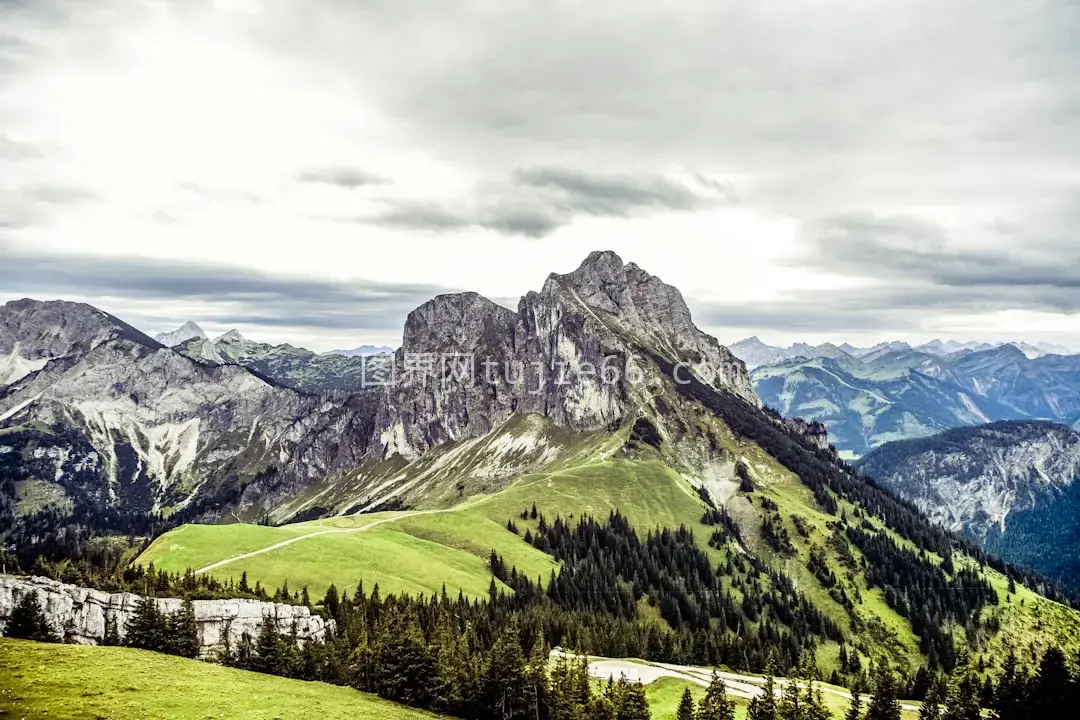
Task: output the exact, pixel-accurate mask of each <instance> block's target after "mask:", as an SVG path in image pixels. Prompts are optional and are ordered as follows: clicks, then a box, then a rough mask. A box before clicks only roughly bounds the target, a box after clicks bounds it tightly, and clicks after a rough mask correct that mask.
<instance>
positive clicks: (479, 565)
mask: <svg viewBox="0 0 1080 720" xmlns="http://www.w3.org/2000/svg"><path fill="white" fill-rule="evenodd" d="M534 503H535V504H536V505H537V506H538V507H539V509H540V511H541V512H543V513H544V514H545V515H546V516H547V517H548V519H549V520H553V519H554V518H555V516H556V515H562V516H563V517H571V516H572V517H580V516H581V515H582V514H585V513H592V514H594V515H597V516H599V517H601V518H602V517H605V516H606V515H607V514H608V512H610V511H611V510H614V509H616V508H618V509H619V510H620V511H621V512H623V513H624V514H626V515H627V516H628V517H629V518H630V520H631V521H632V522H633V523H634V524H635V525H637V526H638V527H639V528H652V527H677V526H678V525H680V524H684V523H686V524H690V523H695V522H696V521H697V519H698V518H700V516H701V512H702V504H701V501H700V500H699V499H698V498H697V496H696V495H695V494H694V492H693V490H691V488H690V486H689V485H688V484H687V483H686V481H685V480H683V479H682V478H681V477H679V476H678V474H676V473H675V472H674V471H672V470H671V469H670V468H668V467H667V466H666V465H664V464H663V463H662V462H660V461H643V462H632V461H624V460H616V461H597V462H595V463H591V464H585V465H580V466H573V467H567V468H564V469H560V470H555V471H553V472H550V473H542V474H538V475H527V476H524V477H522V478H521V479H520V480H518V481H517V482H516V483H514V484H513V485H511V486H510V487H508V488H506V489H505V490H503V491H501V492H499V493H496V494H493V495H482V496H478V497H476V498H473V499H471V500H469V501H468V502H466V503H463V504H461V505H459V506H457V507H455V508H451V509H448V510H439V511H425V512H418V513H407V512H396V513H377V514H369V515H351V516H343V517H335V518H329V519H325V520H316V521H312V522H307V523H299V524H295V525H286V526H281V527H264V526H260V525H244V524H234V525H184V526H181V527H179V528H176V529H175V530H172V531H171V532H168V533H166V534H165V535H163V536H161V537H160V538H158V539H157V540H156V541H155V542H154V543H153V544H152V545H151V546H150V547H149V548H147V549H146V551H145V552H144V553H143V554H142V555H141V556H140V557H139V559H138V562H139V563H141V564H148V563H154V564H155V566H156V567H158V568H160V569H163V570H167V571H169V572H183V571H185V570H187V569H188V568H191V569H199V568H203V567H206V566H209V565H212V564H214V563H218V562H221V561H223V560H228V559H229V558H233V557H236V556H239V555H244V554H247V553H251V552H253V551H258V550H260V549H263V548H269V547H272V546H274V545H277V544H280V543H285V542H289V541H292V540H295V542H291V543H289V544H286V545H283V546H282V547H278V548H275V549H272V550H268V551H266V552H261V553H259V554H256V555H253V556H251V557H247V558H243V559H238V560H234V561H232V562H228V563H227V564H224V565H222V566H220V567H217V568H214V569H213V570H210V571H209V572H212V573H213V574H214V575H215V576H216V577H219V578H221V579H227V578H233V579H237V580H238V579H239V578H240V576H241V574H242V573H247V576H248V582H249V583H251V584H252V585H253V584H254V583H255V582H256V581H258V582H261V583H262V584H263V586H264V587H268V588H276V587H278V586H280V585H281V584H282V582H284V581H285V580H288V583H289V587H290V588H293V589H298V588H300V587H302V586H305V585H306V586H307V587H308V589H309V592H310V593H311V595H312V597H321V596H322V594H323V593H325V591H326V588H327V587H329V585H330V584H331V583H334V584H336V585H337V586H338V587H339V588H351V587H354V586H355V585H356V584H357V582H358V581H360V580H363V582H364V585H365V587H368V588H372V587H374V585H375V583H378V584H379V588H380V590H381V591H382V592H383V593H384V594H385V593H391V592H393V593H414V594H415V593H428V594H429V593H435V592H439V591H440V590H441V589H442V587H443V585H444V584H445V586H446V589H447V591H448V592H450V593H455V594H456V593H457V592H458V591H459V590H460V591H461V592H463V593H465V594H466V595H469V596H472V597H484V596H486V595H487V592H488V587H489V584H490V582H491V573H490V572H489V569H488V565H487V560H488V556H489V555H490V553H491V550H492V549H496V550H497V551H498V552H499V554H500V555H501V556H502V557H503V559H504V561H505V563H506V565H507V566H508V567H517V569H518V570H519V571H520V572H523V573H526V574H527V575H528V576H529V577H531V578H541V579H542V580H543V581H545V582H546V581H547V578H548V576H549V575H550V573H551V571H552V570H553V569H555V567H556V564H555V562H554V560H552V558H551V557H550V556H548V555H546V554H544V553H542V552H540V551H538V550H536V549H535V548H533V547H532V546H530V545H529V544H527V543H526V542H525V541H524V539H523V538H522V537H521V536H515V535H514V534H513V533H511V532H510V531H509V530H507V528H506V524H507V521H508V520H511V519H513V520H514V521H515V522H516V523H518V524H519V525H520V530H521V533H522V534H523V533H524V532H525V528H526V526H527V525H528V523H525V522H523V521H521V520H520V519H519V517H518V516H519V515H520V514H521V512H522V511H523V510H528V509H530V508H531V507H532V505H533V504H534ZM534 525H535V524H534ZM297 538H302V539H297Z"/></svg>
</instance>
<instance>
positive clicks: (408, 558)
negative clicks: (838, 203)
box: [139, 414, 1080, 673]
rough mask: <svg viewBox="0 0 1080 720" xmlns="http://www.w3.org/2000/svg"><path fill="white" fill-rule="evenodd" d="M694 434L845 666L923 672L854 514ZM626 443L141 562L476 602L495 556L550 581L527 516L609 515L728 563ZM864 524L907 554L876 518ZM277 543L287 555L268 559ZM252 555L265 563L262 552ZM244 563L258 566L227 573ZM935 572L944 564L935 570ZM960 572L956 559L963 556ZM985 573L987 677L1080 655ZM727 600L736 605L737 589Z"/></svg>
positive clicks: (711, 422)
mask: <svg viewBox="0 0 1080 720" xmlns="http://www.w3.org/2000/svg"><path fill="white" fill-rule="evenodd" d="M691 420H692V421H693V422H696V423H700V424H702V426H703V427H706V425H705V424H707V427H706V430H707V431H708V432H709V433H710V435H711V437H712V438H713V441H714V442H715V443H716V445H717V446H719V447H720V448H722V450H723V452H725V453H726V454H727V456H728V457H730V458H731V460H732V466H734V462H742V463H743V464H745V466H746V467H747V471H748V473H749V474H750V476H751V477H752V479H753V484H754V491H753V492H751V493H744V492H734V488H735V484H734V483H733V482H729V485H730V487H727V486H725V485H724V482H723V481H721V482H720V485H719V486H716V485H715V484H714V485H713V487H714V488H716V487H719V490H717V492H720V493H722V496H723V497H725V498H727V500H726V503H725V504H726V506H727V508H728V510H729V511H730V513H731V514H732V516H733V517H734V518H735V520H736V522H737V523H738V525H739V527H740V529H741V534H742V536H743V539H744V542H745V545H746V550H748V551H750V552H751V553H753V554H754V555H757V556H758V557H761V558H763V559H765V560H766V561H767V562H768V563H769V564H771V565H772V566H774V567H776V568H779V569H782V570H783V571H784V572H785V573H786V574H787V575H788V576H789V577H791V578H792V579H793V580H794V581H795V583H796V585H797V587H798V588H799V589H800V590H801V591H802V592H803V593H804V594H805V595H806V596H807V597H808V598H809V599H810V600H811V601H812V602H813V604H814V605H815V606H816V607H817V608H818V609H819V610H821V611H822V612H823V613H824V614H826V615H827V616H828V617H829V618H831V619H832V620H833V621H834V622H836V623H837V624H838V625H839V626H840V627H841V628H842V629H843V630H844V631H845V633H846V634H848V635H849V636H850V638H851V643H850V646H849V648H848V651H849V653H851V652H853V651H858V652H859V653H860V654H861V655H862V659H863V661H864V662H865V661H867V660H870V659H871V658H872V657H875V656H877V655H880V654H882V653H884V654H886V655H888V656H889V657H890V659H891V660H892V661H893V662H894V663H896V664H898V665H899V666H900V667H903V668H906V669H909V670H911V669H913V668H915V667H917V666H918V665H920V664H921V663H922V662H923V661H924V657H923V656H922V654H921V653H920V650H919V639H918V638H917V637H916V636H915V634H914V633H913V631H912V628H911V624H910V622H909V621H908V620H907V619H906V618H904V617H902V616H901V615H899V614H898V613H897V612H896V611H894V610H893V609H892V608H890V607H889V606H888V605H887V604H886V602H885V600H884V595H883V593H882V590H881V589H880V588H872V587H870V586H869V584H868V582H867V579H866V577H867V576H866V569H865V567H864V565H865V562H866V560H865V558H864V557H863V555H862V553H861V552H860V551H859V549H858V548H856V547H855V546H854V545H852V544H850V543H848V542H847V541H846V540H844V539H843V531H842V529H840V528H839V525H838V520H839V516H840V514H841V512H843V513H844V514H846V515H847V517H848V518H849V519H851V521H852V522H855V520H854V518H856V517H859V518H862V515H861V514H860V513H859V509H858V508H856V507H855V506H854V505H852V504H851V503H849V502H847V501H846V500H839V501H838V505H839V508H840V509H839V511H838V513H837V515H830V514H828V513H826V512H825V511H824V510H823V509H822V508H821V507H820V506H819V504H818V503H817V501H816V500H815V498H814V496H813V493H812V492H811V491H810V490H809V489H808V488H807V487H806V486H805V485H804V484H803V483H802V482H800V480H799V479H798V477H796V476H795V475H794V474H793V473H792V472H790V471H789V470H788V469H786V468H785V467H784V466H782V465H781V464H780V463H779V462H777V461H776V460H775V459H773V458H772V457H770V456H769V455H768V454H766V453H765V452H764V451H763V450H762V449H761V448H760V447H758V446H757V445H755V444H754V443H752V442H749V441H747V440H745V439H741V438H738V437H736V436H735V435H734V434H733V433H732V432H731V431H730V430H729V429H728V428H727V426H726V425H725V424H724V422H723V421H722V420H720V419H718V418H716V417H709V416H705V415H704V414H702V415H699V416H697V417H695V418H692V419H691ZM627 436H628V432H627V429H625V428H624V429H622V430H619V431H617V432H614V433H610V434H608V435H606V436H598V435H593V436H591V437H589V438H587V439H585V440H581V439H580V438H579V439H578V440H577V441H575V442H577V445H575V446H574V447H572V448H569V449H564V450H563V451H562V452H561V453H560V455H559V458H558V459H557V460H556V461H555V462H553V463H551V464H549V465H547V466H545V467H544V468H543V469H542V470H538V471H533V472H529V473H525V474H522V475H520V476H518V477H517V478H516V479H515V480H514V481H512V482H511V483H510V484H509V485H507V486H506V487H504V488H503V489H501V490H498V491H496V492H492V493H489V494H477V495H473V496H471V497H469V496H467V497H466V499H464V500H463V501H461V502H459V504H457V505H453V506H449V507H446V506H442V503H443V500H440V502H439V504H438V506H436V507H432V506H427V507H426V509H420V510H417V511H410V512H385V513H376V514H366V515H347V516H338V517H332V518H327V519H323V520H316V521H312V522H306V523H299V524H294V525H288V526H283V527H278V528H269V527H260V526H252V525H221V526H199V525H188V526H183V527H181V528H177V529H176V530H173V531H172V532H169V533H167V534H165V535H163V536H162V537H161V538H159V539H158V540H157V541H155V542H154V543H153V544H152V545H151V546H150V547H149V548H148V549H147V550H146V551H145V552H144V553H143V554H142V556H141V557H140V558H139V562H141V563H149V562H154V563H155V564H156V566H157V567H159V568H163V569H166V570H169V571H172V572H182V571H184V570H185V569H187V568H201V567H205V566H209V565H212V564H214V563H219V562H222V561H226V562H225V564H223V565H221V566H219V567H215V568H213V569H211V570H210V572H212V573H213V574H214V575H215V576H217V577H219V578H222V579H225V578H229V577H232V578H234V579H238V578H239V577H240V575H241V573H244V572H246V573H247V575H248V581H249V583H251V584H254V583H255V582H256V581H259V582H261V583H262V584H263V585H264V586H265V587H268V588H274V587H277V586H279V585H281V584H282V583H283V582H284V581H286V580H287V581H288V584H289V587H290V588H292V589H294V590H295V589H298V588H299V587H301V586H304V585H306V586H308V588H309V591H310V594H311V596H312V597H313V598H318V597H321V595H322V594H323V593H324V592H325V589H326V588H327V586H328V585H329V584H330V583H335V584H336V585H337V586H338V587H339V588H352V587H354V586H355V585H356V583H357V582H359V581H361V580H362V581H363V582H364V585H365V587H367V588H369V589H370V588H371V587H373V586H374V584H375V583H378V584H379V587H380V590H381V591H382V592H383V593H391V592H393V593H435V592H439V591H440V590H441V588H442V587H443V586H444V585H445V586H446V589H447V591H448V592H450V593H451V594H456V593H457V592H458V591H459V590H460V591H461V592H463V593H465V594H466V595H469V596H472V597H484V596H486V594H487V591H488V587H489V584H490V582H491V579H492V575H491V573H490V571H489V568H488V564H487V560H488V556H489V554H490V552H491V550H492V549H495V550H496V551H497V552H498V553H499V554H500V555H501V556H502V557H503V559H504V561H505V564H506V566H507V567H516V568H517V569H518V571H519V572H523V573H525V574H527V575H528V576H529V577H531V578H541V579H543V580H545V581H546V579H547V577H548V575H549V574H550V573H551V572H552V570H553V569H555V568H556V564H555V562H554V561H553V559H552V558H551V557H550V556H548V555H545V554H544V553H541V552H540V551H538V550H536V549H535V548H533V547H532V546H531V545H529V544H527V543H526V542H525V541H524V539H523V537H522V535H523V534H524V533H525V531H526V529H529V528H531V529H532V530H533V531H534V532H535V529H536V521H534V520H523V519H521V518H520V515H521V513H522V511H524V510H529V509H531V508H532V506H533V505H534V504H535V505H536V506H537V508H538V509H539V511H540V512H541V513H542V514H544V515H545V516H546V517H547V518H548V519H549V520H552V519H554V518H555V516H557V515H559V516H562V517H564V518H579V517H581V516H582V515H584V514H589V513H591V514H593V515H594V516H598V517H599V518H601V519H603V518H604V517H605V516H606V515H607V514H608V513H609V512H610V511H612V510H615V509H618V510H619V511H620V512H622V513H623V514H624V515H626V516H627V518H628V519H629V520H630V521H631V523H632V524H633V525H634V526H635V527H637V528H638V530H639V532H641V533H644V532H645V531H647V530H649V529H652V528H657V527H677V526H679V525H686V526H688V527H691V528H692V529H694V532H695V537H696V538H697V539H698V542H699V545H700V546H701V547H702V548H703V549H704V550H706V552H707V553H708V554H709V555H710V557H711V558H712V559H713V560H714V562H721V561H723V560H724V559H725V558H726V557H728V556H729V555H730V554H731V553H732V552H733V550H732V549H731V548H730V547H729V548H728V549H726V550H717V549H714V548H709V547H708V546H707V545H706V542H707V540H708V537H709V535H710V534H711V529H710V528H707V527H705V526H702V525H700V519H701V515H702V512H703V509H704V504H703V502H702V501H701V499H700V498H699V497H698V495H697V493H696V492H695V491H694V489H693V488H692V486H691V485H690V484H689V482H687V480H686V479H685V478H684V476H683V475H682V474H681V472H680V471H678V470H676V469H675V468H677V467H679V463H678V458H677V457H672V453H671V452H670V450H669V449H668V448H666V447H665V448H663V449H662V450H661V451H660V452H655V451H653V450H652V449H651V448H645V449H642V448H637V449H635V450H632V451H627V450H625V449H624V445H625V444H626V441H627ZM474 450H475V448H474ZM477 462H479V461H478V460H476V455H475V453H474V454H473V455H470V459H469V465H468V466H469V467H470V468H474V469H475V468H476V467H478V465H477V464H476V463H477ZM481 464H482V463H481ZM725 487H727V489H726V490H725ZM729 493H730V497H728V494H729ZM770 503H771V504H774V505H775V507H776V508H777V510H776V511H775V513H772V514H773V515H774V518H775V520H774V522H776V523H778V524H779V526H781V527H783V528H784V529H785V530H786V531H787V533H788V534H789V536H790V539H791V549H790V550H789V551H788V552H778V551H776V549H775V548H773V547H771V546H770V545H769V544H768V543H767V542H766V541H765V539H764V538H763V536H762V532H761V528H762V518H763V516H765V515H766V514H770V513H771V511H767V510H766V509H765V508H766V505H768V504H770ZM508 520H513V521H514V522H515V524H516V525H517V526H518V529H519V532H520V533H521V534H519V535H515V534H514V533H512V532H510V531H509V530H507V527H506V525H507V521H508ZM866 521H867V522H868V523H869V524H870V526H872V527H874V528H875V529H876V530H878V531H880V532H885V533H888V534H889V535H890V537H892V538H893V539H894V540H896V541H897V542H899V543H901V544H902V545H905V546H908V547H912V545H911V543H909V542H908V541H906V540H904V539H903V538H901V537H899V536H898V535H897V534H896V533H895V532H893V531H892V530H889V529H887V528H885V526H884V524H883V523H882V522H881V521H880V520H879V519H878V518H874V517H868V518H866ZM281 543H287V544H284V545H282V546H280V547H276V548H272V546H275V545H278V544H281ZM260 548H272V549H270V550H268V551H266V552H258V551H259V549H260ZM811 551H815V552H817V553H818V555H819V557H823V558H824V560H825V563H826V565H827V567H828V569H829V571H831V572H832V573H833V574H834V575H835V577H836V578H837V579H838V581H839V587H842V588H843V589H844V591H845V593H846V594H847V595H848V596H849V597H850V598H852V599H853V600H854V607H853V608H852V609H851V611H849V610H848V609H846V608H845V607H843V606H842V605H841V604H840V603H839V602H838V601H837V599H836V596H835V594H834V593H833V592H830V590H829V589H828V588H827V587H826V586H825V585H824V584H823V583H822V582H821V580H820V579H819V577H818V576H817V574H815V573H814V572H813V571H812V569H811V563H810V554H811ZM252 552H256V553H257V554H254V555H252V556H251V557H247V558H241V559H233V558H236V556H238V555H243V554H245V553H252ZM931 559H932V560H934V561H935V562H940V558H936V557H933V558H931ZM957 561H958V562H962V561H963V558H962V557H960V556H959V555H958V557H957ZM986 572H987V576H988V577H991V579H992V581H993V583H994V585H995V588H996V589H997V590H998V594H999V596H1001V598H1002V601H1001V604H1000V605H999V606H997V607H991V608H986V609H985V610H984V616H986V615H989V614H992V615H993V616H994V617H995V618H996V620H997V621H998V623H999V625H1000V628H1001V629H1000V630H999V631H997V632H988V631H986V630H985V629H980V630H978V631H977V632H976V634H974V635H972V636H971V638H970V639H971V640H972V641H973V642H972V643H966V644H969V645H972V647H973V648H974V650H975V652H976V653H981V654H983V655H984V656H985V660H986V663H987V665H988V666H991V667H993V666H994V665H996V664H997V662H998V661H999V660H1000V659H1001V658H1003V657H1004V654H1005V652H1006V651H1009V650H1012V651H1015V652H1017V653H1018V654H1021V653H1027V652H1029V651H1030V650H1032V649H1037V650H1039V651H1041V650H1042V649H1044V648H1045V647H1046V645H1047V644H1048V643H1050V642H1058V643H1062V642H1064V643H1065V645H1066V648H1065V649H1066V650H1067V651H1073V650H1076V649H1080V648H1073V647H1071V645H1072V644H1080V614H1078V613H1075V612H1073V611H1071V610H1068V609H1067V608H1064V607H1063V606H1060V605H1057V604H1055V603H1051V602H1049V601H1047V600H1045V599H1044V598H1041V597H1039V596H1037V595H1035V594H1034V593H1030V592H1028V591H1026V590H1024V589H1023V588H1021V589H1020V591H1019V593H1020V594H1018V595H1017V596H1015V597H1014V598H1012V601H1011V602H1006V595H1007V593H1006V592H1005V586H1006V584H1007V583H1006V582H1005V580H1004V578H1000V577H998V578H996V579H994V578H993V577H992V576H993V573H992V572H991V571H989V570H987V571H986ZM734 592H735V594H736V595H737V596H738V593H739V591H738V589H737V588H736V589H735V590H734ZM1021 601H1022V602H1021ZM955 632H956V633H957V636H958V639H962V640H966V639H967V638H965V634H967V633H968V632H969V631H968V630H967V629H965V628H963V627H957V628H956V629H955ZM1071 639H1075V642H1073V640H1071ZM838 655H839V646H838V645H836V644H835V643H826V644H824V645H823V646H822V647H820V648H819V651H818V661H819V666H820V667H821V668H822V670H823V671H824V672H826V673H829V672H831V671H832V670H834V669H837V667H838Z"/></svg>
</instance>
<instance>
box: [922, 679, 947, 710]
mask: <svg viewBox="0 0 1080 720" xmlns="http://www.w3.org/2000/svg"><path fill="white" fill-rule="evenodd" d="M944 701H945V686H944V684H943V683H942V682H941V681H940V680H934V681H933V682H932V683H931V684H930V689H929V691H928V692H927V693H926V700H925V701H923V705H922V708H921V709H920V710H919V720H941V705H942V703H943V702H944Z"/></svg>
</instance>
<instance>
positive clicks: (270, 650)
mask: <svg viewBox="0 0 1080 720" xmlns="http://www.w3.org/2000/svg"><path fill="white" fill-rule="evenodd" d="M282 654H283V653H282V647H281V635H280V633H279V632H278V627H277V618H273V617H264V618H263V622H262V626H261V627H260V628H259V637H258V639H257V640H256V641H255V647H254V652H253V655H252V659H251V663H252V664H251V669H252V670H255V671H256V672H261V673H268V674H270V675H282V674H284V672H283V671H284V668H285V663H284V658H283V657H282Z"/></svg>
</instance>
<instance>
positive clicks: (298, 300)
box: [0, 241, 447, 332]
mask: <svg viewBox="0 0 1080 720" xmlns="http://www.w3.org/2000/svg"><path fill="white" fill-rule="evenodd" d="M0 287H3V290H4V293H5V294H7V295H15V294H26V295H29V296H34V297H38V298H44V299H51V298H54V297H71V296H78V297H90V298H93V297H102V298H108V297H113V298H115V297H121V298H124V299H125V300H127V301H135V302H140V301H155V300H160V301H168V302H171V303H176V302H179V303H206V304H209V305H211V306H212V308H213V311H212V312H213V314H212V316H211V319H212V320H213V321H215V322H218V323H221V324H226V325H229V324H245V323H247V324H257V325H267V326H287V327H295V328H325V329H333V330H356V331H357V332H361V331H364V332H367V331H372V330H388V331H397V330H399V329H400V328H401V327H402V326H403V325H404V321H405V317H406V315H407V314H408V313H409V312H410V311H411V310H413V309H414V308H415V307H417V306H419V305H421V304H422V303H424V302H426V301H427V300H429V299H431V298H432V297H434V296H435V295H438V294H440V293H445V292H447V288H445V287H440V286H434V285H422V284H401V283H398V284H392V283H379V282H374V281H366V280H350V281H347V282H346V281H330V280H323V279H307V278H297V277H284V276H277V275H269V274H265V273H259V272H255V271H251V270H248V269H245V268H238V267H223V266H220V265H212V264H208V263H194V262H187V263H185V262H175V261H166V260H152V259H145V258H133V257H102V256H92V255H82V256H72V255H63V256H57V255H48V254H43V253H33V252H28V251H24V250H19V249H16V248H13V247H11V245H10V244H6V243H4V242H2V241H0ZM185 319H186V318H185Z"/></svg>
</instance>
